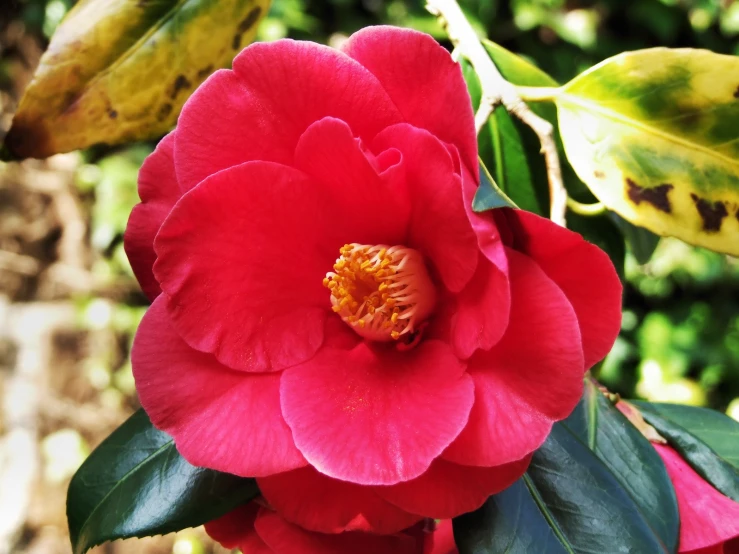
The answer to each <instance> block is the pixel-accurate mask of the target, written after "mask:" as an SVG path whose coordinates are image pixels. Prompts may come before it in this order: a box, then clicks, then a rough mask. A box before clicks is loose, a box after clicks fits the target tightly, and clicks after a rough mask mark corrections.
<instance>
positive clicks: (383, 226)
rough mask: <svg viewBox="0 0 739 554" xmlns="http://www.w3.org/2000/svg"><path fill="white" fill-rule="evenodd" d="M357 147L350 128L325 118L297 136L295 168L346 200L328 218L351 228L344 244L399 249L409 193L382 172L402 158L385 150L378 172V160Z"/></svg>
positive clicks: (408, 211)
mask: <svg viewBox="0 0 739 554" xmlns="http://www.w3.org/2000/svg"><path fill="white" fill-rule="evenodd" d="M361 144H362V142H361V140H360V139H358V138H355V137H354V135H352V130H351V129H350V128H349V125H347V124H346V123H344V122H343V121H341V120H339V119H335V118H333V117H326V118H324V119H321V120H319V121H316V122H315V123H313V124H312V125H311V126H310V127H308V129H307V130H306V131H305V133H303V135H302V136H301V137H300V141H299V142H298V145H297V147H296V149H295V163H294V165H295V167H296V168H297V169H299V170H301V171H303V172H304V173H305V174H306V175H309V176H310V177H312V178H313V179H314V180H315V181H316V182H318V183H321V184H322V185H323V186H324V187H326V188H327V189H329V190H331V191H332V193H333V194H335V195H336V196H337V197H340V198H341V199H343V200H344V202H343V203H344V209H343V211H342V212H337V213H333V214H331V219H332V220H333V224H334V225H335V226H340V227H344V228H351V229H352V234H351V236H348V235H347V237H346V238H347V242H356V243H359V244H388V245H395V244H403V242H404V241H405V235H406V230H407V228H408V220H409V217H410V199H409V196H408V190H407V187H406V186H405V183H404V182H403V181H400V179H399V178H398V176H396V175H395V172H392V169H391V168H389V167H383V166H385V164H387V163H388V162H393V161H394V162H395V164H394V165H397V164H398V163H399V162H400V160H399V157H400V154H399V153H398V152H393V151H392V150H386V151H385V152H383V154H386V156H384V157H383V158H382V159H381V160H380V164H381V165H379V166H378V167H377V169H376V168H375V167H374V166H373V162H375V161H376V160H374V159H372V160H370V159H368V158H367V155H368V154H369V153H365V152H364V151H363V150H362V145H361ZM369 155H370V156H371V154H369ZM378 169H379V170H384V173H385V175H381V174H379V173H378V171H377V170H378ZM388 171H391V172H392V174H388V173H387V172H388ZM335 255H336V256H338V250H337V251H336V252H335ZM326 270H327V271H328V270H330V267H327V268H326Z"/></svg>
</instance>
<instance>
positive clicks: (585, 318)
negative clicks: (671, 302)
mask: <svg viewBox="0 0 739 554" xmlns="http://www.w3.org/2000/svg"><path fill="white" fill-rule="evenodd" d="M494 213H495V218H496V222H498V226H499V227H506V228H507V229H509V231H510V235H511V237H513V243H512V244H511V245H510V246H511V247H512V248H515V249H516V250H518V251H520V252H523V253H524V254H526V255H527V256H530V257H531V258H533V259H534V260H535V261H536V263H537V264H539V267H541V268H542V269H543V270H544V273H546V274H547V276H548V277H549V278H550V279H551V280H552V281H554V282H555V283H557V285H558V286H559V288H560V289H562V291H563V292H564V293H565V295H566V296H567V299H568V300H569V301H570V303H571V304H572V307H573V308H574V309H575V313H576V314H577V319H578V321H579V323H580V333H581V335H582V343H583V351H584V354H585V369H588V368H590V367H591V366H592V365H593V364H595V363H596V362H599V361H600V360H602V359H603V358H604V357H605V356H606V354H608V352H609V351H610V350H611V347H612V346H613V343H614V341H615V340H616V336H617V335H618V333H619V330H620V329H621V293H622V286H621V281H620V279H619V278H618V274H617V273H616V269H615V268H614V267H613V263H612V262H611V260H610V258H608V255H607V254H606V253H605V252H603V251H602V250H601V249H600V248H598V247H597V246H595V245H594V244H591V243H589V242H587V241H586V240H585V239H583V238H582V236H581V235H580V234H578V233H574V232H572V231H569V230H568V229H565V228H563V227H560V226H559V225H555V224H554V223H552V222H551V221H549V220H548V219H544V218H543V217H539V216H538V215H536V214H532V213H529V212H525V211H523V210H511V209H507V208H504V209H501V210H495V212H494Z"/></svg>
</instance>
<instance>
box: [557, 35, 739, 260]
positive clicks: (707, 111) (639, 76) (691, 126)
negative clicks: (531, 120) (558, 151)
mask: <svg viewBox="0 0 739 554" xmlns="http://www.w3.org/2000/svg"><path fill="white" fill-rule="evenodd" d="M556 103H557V107H558V111H559V127H560V134H561V136H562V141H563V142H564V146H565V152H566V154H567V158H568V159H569V161H570V163H571V164H572V166H573V167H574V169H575V171H576V172H577V174H578V176H579V177H580V179H581V180H582V181H584V182H585V183H586V184H587V185H588V186H589V187H590V189H591V190H592V191H593V193H594V194H595V195H596V196H597V197H598V198H599V199H600V200H601V201H602V202H603V203H604V204H605V205H606V206H607V207H608V208H610V209H611V210H613V211H615V212H617V213H619V214H620V215H621V216H623V217H624V218H626V219H627V220H629V221H631V222H632V223H635V224H637V225H641V226H643V227H646V228H647V229H650V230H651V231H654V232H655V233H657V234H659V235H671V236H675V237H678V238H680V239H682V240H684V241H686V242H689V243H692V244H696V245H699V246H704V247H707V248H710V249H712V250H716V251H719V252H725V253H729V254H733V255H739V58H737V57H734V56H724V55H719V54H714V53H712V52H708V51H705V50H691V49H676V50H670V49H666V48H653V49H649V50H640V51H636V52H627V53H624V54H621V55H618V56H615V57H613V58H610V59H608V60H606V61H604V62H602V63H600V64H599V65H597V66H595V67H593V68H592V69H590V70H588V71H587V72H585V73H583V74H582V75H579V76H578V77H576V78H575V79H574V80H572V81H571V82H570V83H568V84H567V85H565V86H564V87H562V88H561V89H560V90H559V91H558V94H557V96H556Z"/></svg>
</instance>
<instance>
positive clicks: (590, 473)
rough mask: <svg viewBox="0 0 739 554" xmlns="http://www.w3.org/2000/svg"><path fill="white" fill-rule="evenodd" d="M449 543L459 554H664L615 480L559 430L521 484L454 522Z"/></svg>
mask: <svg viewBox="0 0 739 554" xmlns="http://www.w3.org/2000/svg"><path fill="white" fill-rule="evenodd" d="M454 536H455V539H456V541H457V546H458V548H459V552H460V554H500V553H501V552H507V553H511V554H519V553H520V554H525V553H531V552H537V553H539V552H541V553H543V554H550V553H551V554H559V553H578V554H579V553H583V554H585V553H593V552H598V553H602V554H608V553H611V552H613V553H616V552H644V553H647V552H649V553H650V554H657V553H661V552H665V553H666V552H670V550H668V549H667V547H666V546H665V545H664V544H663V543H662V541H661V540H660V538H659V537H658V535H657V534H655V531H654V530H653V529H652V528H651V527H650V524H649V522H648V521H647V520H646V519H645V518H644V514H643V513H642V511H641V509H640V507H639V505H638V504H637V503H636V502H635V501H634V500H633V498H632V497H631V494H630V492H629V491H628V490H627V489H626V488H625V487H624V486H623V485H622V484H621V482H620V481H619V479H618V478H617V477H616V476H615V475H614V473H612V472H611V470H609V468H608V467H607V466H606V465H605V464H604V463H603V462H602V461H601V460H600V459H599V458H598V456H596V454H595V453H594V452H593V451H591V450H590V449H589V448H588V446H587V445H586V444H584V443H583V442H582V441H581V440H580V439H579V438H577V437H576V436H575V434H573V433H572V432H571V431H570V430H569V429H568V428H567V427H566V426H564V425H562V424H561V423H558V424H555V426H554V428H553V430H552V433H551V435H550V436H549V438H548V439H547V441H546V442H545V443H544V445H543V446H542V447H541V448H540V449H539V450H538V451H537V452H536V453H535V454H534V457H533V460H532V462H531V466H530V467H529V470H528V471H527V472H526V474H525V475H524V477H523V478H522V479H521V480H519V481H517V482H516V483H515V484H514V485H513V486H512V487H510V488H509V489H507V490H505V491H503V492H502V493H499V494H497V495H494V496H492V497H491V498H490V499H488V501H487V502H486V503H485V504H484V505H483V507H482V508H480V509H479V510H477V511H475V512H472V513H469V514H465V515H463V516H460V517H458V518H456V519H455V520H454Z"/></svg>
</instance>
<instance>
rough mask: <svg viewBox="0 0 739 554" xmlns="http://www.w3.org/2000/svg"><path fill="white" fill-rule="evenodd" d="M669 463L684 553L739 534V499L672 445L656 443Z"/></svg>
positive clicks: (658, 451)
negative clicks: (706, 476) (716, 484)
mask: <svg viewBox="0 0 739 554" xmlns="http://www.w3.org/2000/svg"><path fill="white" fill-rule="evenodd" d="M652 446H654V448H656V449H657V453H658V454H659V455H660V457H661V458H662V461H663V462H664V463H665V468H666V469H667V474H668V475H669V476H670V480H671V481H672V484H673V486H674V487H675V495H676V496H677V507H678V511H679V512H680V552H685V551H690V550H696V549H699V548H706V547H709V546H713V545H715V544H719V543H722V542H724V541H728V540H729V539H733V538H735V537H737V536H739V502H734V501H733V500H731V499H730V498H727V497H726V496H724V495H723V494H721V493H720V492H719V491H717V490H716V489H714V488H713V487H712V486H711V485H710V484H709V483H707V482H706V481H705V480H704V479H703V478H702V477H701V476H700V475H698V474H697V473H696V472H695V470H693V468H692V467H690V466H689V465H688V463H687V462H686V461H685V460H683V459H682V458H681V457H680V455H679V454H678V453H677V452H675V451H674V450H673V449H672V448H671V447H669V446H665V445H661V444H654V443H653V444H652Z"/></svg>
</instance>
